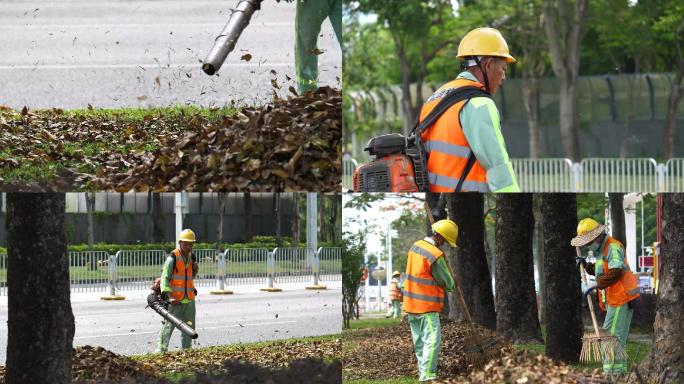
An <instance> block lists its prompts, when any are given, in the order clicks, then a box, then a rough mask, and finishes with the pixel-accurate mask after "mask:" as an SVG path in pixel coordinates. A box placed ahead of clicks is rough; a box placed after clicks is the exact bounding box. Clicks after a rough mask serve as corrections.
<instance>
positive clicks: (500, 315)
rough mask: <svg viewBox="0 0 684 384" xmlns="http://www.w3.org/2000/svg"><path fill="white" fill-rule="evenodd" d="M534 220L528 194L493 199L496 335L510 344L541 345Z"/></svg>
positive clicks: (501, 196)
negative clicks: (495, 258)
mask: <svg viewBox="0 0 684 384" xmlns="http://www.w3.org/2000/svg"><path fill="white" fill-rule="evenodd" d="M533 233H534V218H533V216H532V195H531V194H529V193H515V194H505V193H504V194H499V195H497V196H496V250H497V255H496V256H497V266H496V332H497V333H498V334H500V335H502V336H504V337H505V338H507V339H509V340H511V341H512V342H514V343H541V342H543V341H544V340H543V339H542V334H541V328H540V326H539V317H538V316H537V293H536V292H535V289H534V261H533V252H532V238H533Z"/></svg>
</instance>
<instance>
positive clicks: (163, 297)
mask: <svg viewBox="0 0 684 384" xmlns="http://www.w3.org/2000/svg"><path fill="white" fill-rule="evenodd" d="M161 298H162V300H164V301H169V293H168V292H162V293H161Z"/></svg>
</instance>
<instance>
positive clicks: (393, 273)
mask: <svg viewBox="0 0 684 384" xmlns="http://www.w3.org/2000/svg"><path fill="white" fill-rule="evenodd" d="M394 276H401V273H399V271H394V272H392V277H394Z"/></svg>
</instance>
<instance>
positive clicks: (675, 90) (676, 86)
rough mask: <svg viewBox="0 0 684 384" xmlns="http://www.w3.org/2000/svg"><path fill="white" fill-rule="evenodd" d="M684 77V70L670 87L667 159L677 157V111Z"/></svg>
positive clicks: (666, 119)
mask: <svg viewBox="0 0 684 384" xmlns="http://www.w3.org/2000/svg"><path fill="white" fill-rule="evenodd" d="M682 77H684V70H681V69H680V70H678V71H677V73H676V74H675V78H674V81H673V82H672V85H670V95H669V96H668V97H667V115H666V118H665V131H664V136H665V159H671V158H673V157H675V153H674V150H675V147H676V145H677V109H679V101H680V100H681V98H682Z"/></svg>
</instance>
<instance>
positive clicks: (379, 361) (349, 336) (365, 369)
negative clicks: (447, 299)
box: [343, 319, 506, 379]
mask: <svg viewBox="0 0 684 384" xmlns="http://www.w3.org/2000/svg"><path fill="white" fill-rule="evenodd" d="M476 328H477V331H478V332H479V335H480V336H481V337H492V338H496V334H495V333H494V332H492V331H491V330H489V329H486V328H483V327H479V326H476ZM468 330H469V328H468V327H466V326H465V325H463V324H460V323H456V322H453V321H451V320H446V319H445V320H443V321H442V349H441V353H440V358H439V372H440V374H443V375H445V376H458V375H460V374H464V373H466V372H468V371H469V370H470V369H471V368H472V367H471V366H469V365H468V363H467V362H466V360H465V358H464V353H463V348H464V340H465V338H466V336H467V335H468ZM344 338H345V344H346V343H347V342H348V343H350V345H353V346H354V348H353V349H351V350H347V351H346V353H343V360H344V374H345V378H349V379H361V378H367V379H368V378H373V379H390V378H399V377H405V376H417V365H416V358H415V355H414V353H413V342H412V341H411V331H410V329H409V326H408V324H407V323H406V320H404V322H403V323H402V324H399V325H396V326H393V327H388V328H378V329H369V330H361V331H356V332H348V333H346V334H345V336H344ZM500 342H501V344H502V345H504V346H506V343H505V342H504V341H503V340H500ZM360 351H363V352H362V353H360ZM369 356H372V358H369Z"/></svg>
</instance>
